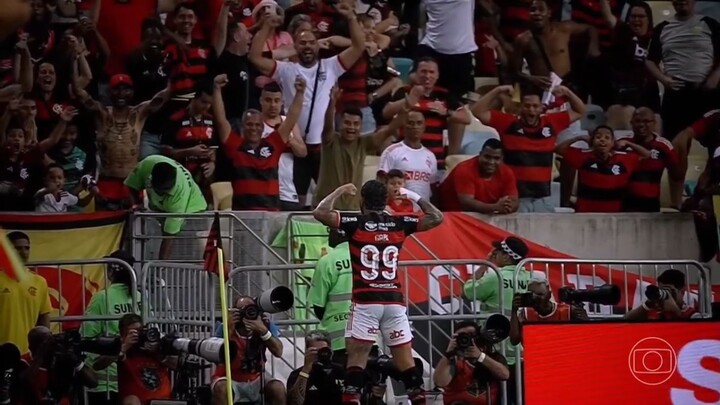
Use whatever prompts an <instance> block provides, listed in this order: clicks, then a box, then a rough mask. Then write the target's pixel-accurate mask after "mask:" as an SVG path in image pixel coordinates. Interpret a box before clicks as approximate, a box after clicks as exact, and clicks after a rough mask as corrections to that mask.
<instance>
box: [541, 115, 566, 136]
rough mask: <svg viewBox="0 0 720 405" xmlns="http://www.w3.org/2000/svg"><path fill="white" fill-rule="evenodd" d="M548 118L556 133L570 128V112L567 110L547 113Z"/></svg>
mask: <svg viewBox="0 0 720 405" xmlns="http://www.w3.org/2000/svg"><path fill="white" fill-rule="evenodd" d="M547 119H548V121H549V122H550V125H551V126H552V128H553V130H554V133H555V135H557V134H559V133H560V132H562V131H564V130H566V129H568V127H569V126H570V113H569V112H567V111H559V112H555V113H550V114H548V115H547Z"/></svg>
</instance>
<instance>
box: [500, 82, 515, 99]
mask: <svg viewBox="0 0 720 405" xmlns="http://www.w3.org/2000/svg"><path fill="white" fill-rule="evenodd" d="M495 91H497V92H498V93H500V94H507V95H508V96H512V95H513V93H515V87H514V86H512V85H509V84H505V85H502V86H498V87H496V88H495Z"/></svg>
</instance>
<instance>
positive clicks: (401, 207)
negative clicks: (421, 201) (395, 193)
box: [387, 198, 418, 215]
mask: <svg viewBox="0 0 720 405" xmlns="http://www.w3.org/2000/svg"><path fill="white" fill-rule="evenodd" d="M387 210H388V211H390V213H391V214H392V215H402V214H417V213H418V211H417V210H416V209H415V205H414V204H413V202H412V201H410V200H408V199H407V198H403V199H402V200H400V201H399V202H398V201H397V200H395V199H394V198H388V203H387Z"/></svg>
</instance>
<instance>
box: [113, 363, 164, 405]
mask: <svg viewBox="0 0 720 405" xmlns="http://www.w3.org/2000/svg"><path fill="white" fill-rule="evenodd" d="M118 394H119V396H120V398H125V397H126V396H128V395H135V396H137V397H138V399H140V402H141V403H142V405H147V404H149V403H150V401H152V400H154V399H171V398H172V387H171V385H170V369H168V368H167V366H165V365H164V364H162V362H161V361H160V360H159V359H158V358H157V357H155V356H149V355H146V354H145V353H135V354H129V355H128V357H127V358H126V359H125V361H121V362H119V363H118Z"/></svg>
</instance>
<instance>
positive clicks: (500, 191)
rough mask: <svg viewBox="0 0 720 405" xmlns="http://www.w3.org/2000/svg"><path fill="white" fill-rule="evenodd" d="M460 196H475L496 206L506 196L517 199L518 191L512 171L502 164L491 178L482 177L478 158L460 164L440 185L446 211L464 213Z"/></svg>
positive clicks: (443, 206) (441, 198) (441, 197)
mask: <svg viewBox="0 0 720 405" xmlns="http://www.w3.org/2000/svg"><path fill="white" fill-rule="evenodd" d="M458 194H466V195H471V196H473V198H474V199H476V200H477V201H480V202H483V203H486V204H495V203H496V202H498V200H499V199H501V198H502V197H505V196H512V197H517V195H518V190H517V184H516V182H515V175H514V174H513V172H512V170H510V168H509V167H508V166H507V165H505V164H501V165H500V167H499V168H498V170H497V171H496V172H495V174H493V175H492V177H490V178H487V179H486V178H482V177H480V168H479V163H478V160H477V158H472V159H468V160H466V161H464V162H460V163H459V164H458V165H457V166H456V167H455V168H454V169H453V170H452V171H451V172H450V174H449V175H448V177H447V178H446V179H445V181H443V182H442V184H441V185H440V201H441V202H442V208H443V210H444V211H462V207H461V206H460V200H459V198H458Z"/></svg>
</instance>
